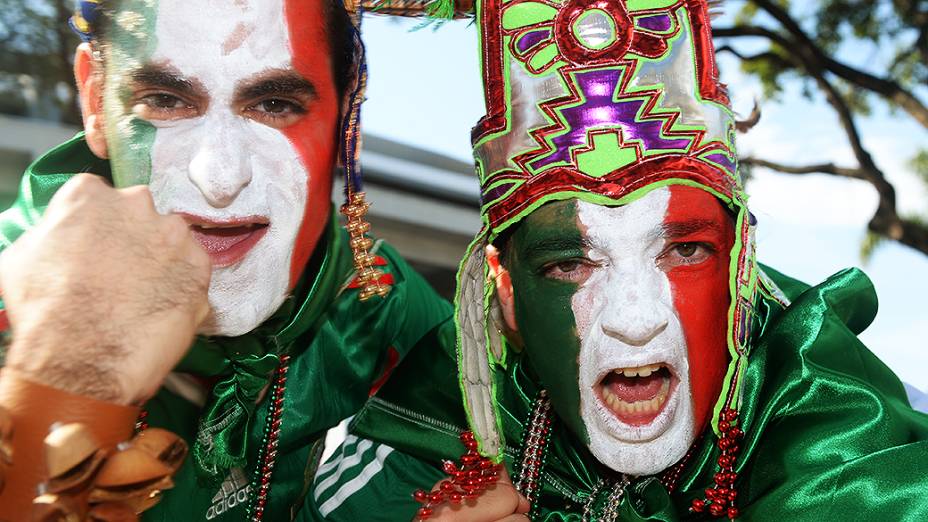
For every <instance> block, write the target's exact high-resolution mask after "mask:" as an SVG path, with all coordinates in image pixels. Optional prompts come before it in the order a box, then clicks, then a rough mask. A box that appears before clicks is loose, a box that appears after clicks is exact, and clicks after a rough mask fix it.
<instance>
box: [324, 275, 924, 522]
mask: <svg viewBox="0 0 928 522" xmlns="http://www.w3.org/2000/svg"><path fill="white" fill-rule="evenodd" d="M765 271H766V272H767V273H768V274H769V276H770V277H771V278H772V279H773V280H774V281H775V282H776V283H777V284H778V285H779V287H780V288H781V289H782V291H783V294H785V295H779V294H778V295H774V293H773V292H769V291H768V292H762V295H761V297H760V298H759V302H758V303H757V304H758V306H759V308H758V310H762V313H761V318H760V323H759V324H758V328H756V329H755V334H754V335H755V337H754V344H753V346H754V351H753V352H752V354H751V361H750V363H749V366H748V369H747V373H746V380H745V384H744V397H743V403H742V404H743V406H742V409H741V416H740V418H741V422H742V423H743V424H742V426H743V429H744V431H745V432H746V435H745V438H744V439H743V440H742V443H741V446H742V449H741V452H740V455H739V457H738V461H737V466H736V471H737V473H738V480H737V482H736V488H737V490H738V502H737V503H738V506H739V509H740V510H741V516H742V519H744V520H776V521H785V520H789V521H793V520H816V521H817V520H893V521H897V520H913V521H914V520H928V498H926V496H925V494H924V492H925V490H926V488H928V479H926V478H925V477H926V475H925V470H926V469H928V415H925V414H923V413H920V412H917V411H915V410H913V409H912V408H911V407H910V406H909V403H908V401H907V399H906V395H905V392H904V389H903V386H902V384H901V383H900V382H899V380H898V379H897V378H896V376H895V375H894V374H893V373H892V371H890V370H889V369H888V368H887V367H886V366H885V365H884V364H883V363H882V362H881V361H880V360H879V359H877V358H876V356H874V355H873V354H872V353H871V352H870V351H869V350H867V348H866V347H865V346H864V345H863V344H861V342H860V341H859V340H858V339H857V334H858V333H860V332H861V331H862V330H864V329H865V328H866V327H867V326H868V325H869V324H870V322H871V321H872V319H873V317H874V315H875V313H876V308H877V306H876V305H877V301H876V294H875V292H874V290H873V287H872V284H871V283H870V281H869V279H868V278H867V277H866V276H865V275H864V274H863V273H862V272H860V271H858V270H856V269H852V270H845V271H843V272H840V273H838V274H835V275H834V276H832V277H831V278H829V279H828V280H827V281H825V282H824V283H822V284H820V285H818V286H816V287H811V288H810V287H808V286H807V285H804V284H802V283H800V282H798V281H795V280H792V279H789V278H787V277H785V276H783V275H781V274H778V273H776V272H775V271H773V270H770V269H765ZM784 298H786V299H784ZM789 301H791V303H789V304H788V302H789ZM445 356H446V357H445V358H444V359H442V360H441V361H435V360H434V359H433V360H432V361H427V360H426V359H424V358H421V357H417V356H416V355H415V354H413V355H412V356H411V357H409V358H407V359H406V360H405V361H404V363H403V364H402V365H400V367H399V368H397V370H396V372H395V374H394V375H395V376H396V377H397V378H396V379H394V380H392V381H391V382H390V383H388V384H387V385H386V386H385V387H384V388H383V389H382V390H381V391H380V392H379V393H378V395H377V396H376V397H374V398H373V399H371V401H369V402H368V404H367V405H366V406H365V408H364V410H362V412H361V413H359V414H358V415H357V416H356V417H355V419H354V421H353V424H352V426H351V431H352V433H353V435H352V436H351V437H349V439H348V440H347V441H346V443H345V444H344V445H343V446H342V447H341V448H340V449H339V450H338V451H337V452H336V454H335V456H334V457H333V458H332V460H330V461H329V462H327V463H326V464H324V465H323V466H322V467H321V468H320V471H319V474H318V475H317V477H316V481H315V483H314V485H313V493H312V494H313V496H314V498H315V499H316V502H315V505H314V506H313V507H312V509H311V510H309V511H307V514H312V515H314V516H315V519H316V520H322V519H323V517H324V518H325V520H331V521H352V520H367V521H371V522H375V521H393V520H410V519H411V518H412V517H413V516H414V514H415V511H416V509H417V507H418V505H417V504H416V502H415V501H414V500H413V499H412V496H411V493H412V492H413V491H414V490H416V489H418V488H423V489H429V488H431V487H432V486H433V485H434V484H435V483H436V482H437V481H438V480H439V479H441V478H443V477H444V474H443V473H442V472H441V471H440V469H439V465H440V461H441V459H453V460H457V458H458V457H459V456H460V455H461V454H463V453H464V448H463V446H462V445H461V443H460V442H458V439H457V437H458V433H459V432H460V431H461V430H462V429H464V427H465V426H466V419H465V417H464V413H463V411H462V407H461V398H460V394H459V391H458V387H457V385H456V382H457V379H456V376H455V375H454V374H453V369H454V360H455V355H454V353H453V352H452V351H450V350H447V349H446V351H445ZM523 362H524V361H522V360H516V361H515V362H514V363H513V364H512V365H510V366H509V368H507V369H506V370H505V373H506V374H507V375H506V378H505V379H501V380H497V382H502V384H501V386H504V389H503V393H502V394H501V395H500V396H502V397H504V401H503V403H502V404H501V410H502V411H503V412H504V420H503V431H504V434H505V438H506V440H507V441H509V444H510V447H509V448H507V451H506V464H507V467H508V468H509V469H510V472H512V471H513V462H519V460H520V457H521V452H520V448H519V447H518V445H519V441H521V440H522V438H521V435H522V429H523V426H524V424H525V423H526V422H527V420H528V417H529V414H530V411H531V407H532V401H533V400H534V398H535V397H536V394H537V392H538V390H539V386H538V384H537V383H536V381H535V379H534V378H533V376H532V375H531V374H530V373H529V371H528V369H527V367H526V366H527V365H525V364H523ZM403 375H415V376H416V380H415V381H409V380H404V379H402V378H401V376H403ZM553 429H554V433H553V435H552V440H551V446H550V449H549V450H548V453H547V459H546V463H545V465H544V470H543V474H542V476H543V490H542V493H541V496H540V499H539V501H538V507H539V508H540V509H539V515H538V516H537V517H536V518H535V519H534V520H544V521H579V520H581V513H582V509H583V505H584V503H585V502H586V500H587V499H588V498H589V495H590V492H591V490H592V489H593V486H594V485H595V484H596V483H597V482H598V481H599V480H600V479H603V478H608V477H613V476H614V474H613V473H611V472H610V471H608V470H605V469H604V467H603V466H602V465H600V464H598V463H597V462H596V461H595V459H594V458H593V457H592V455H591V454H590V453H589V451H588V450H587V449H586V448H585V447H584V445H583V444H582V443H581V442H580V441H579V440H578V439H576V438H575V437H573V436H572V435H571V434H570V433H569V432H568V431H567V429H566V428H565V427H564V426H563V425H562V424H560V423H559V422H558V421H557V420H555V423H554V425H553ZM513 441H515V442H514V443H513ZM715 441H716V438H715V437H714V436H713V435H712V433H711V431H709V432H707V433H706V434H705V435H704V436H703V437H702V439H701V440H699V441H697V442H696V445H695V446H694V450H693V452H692V456H691V457H690V459H689V460H688V461H687V464H686V465H685V467H684V468H683V472H682V474H681V475H680V478H679V480H678V482H677V487H676V490H675V491H674V492H673V493H669V492H668V491H667V489H666V488H665V487H664V485H663V484H662V483H661V482H660V481H659V480H658V479H657V478H656V477H638V478H634V479H633V480H632V483H631V484H630V486H629V487H628V488H627V489H626V495H625V497H624V498H623V500H622V503H621V505H620V509H619V520H623V521H646V520H647V521H676V520H699V519H705V518H707V515H705V514H694V513H690V512H689V510H688V508H689V506H690V503H691V501H692V500H693V499H695V498H702V496H703V492H704V490H705V489H706V488H709V487H712V485H713V474H714V473H715V471H716V464H715V462H716V460H717V459H718V456H719V450H718V449H717V448H716V447H715ZM604 494H608V491H607V492H605V493H604ZM371 505H377V506H378V509H377V510H375V511H372V510H369V509H368V507H369V506H371Z"/></svg>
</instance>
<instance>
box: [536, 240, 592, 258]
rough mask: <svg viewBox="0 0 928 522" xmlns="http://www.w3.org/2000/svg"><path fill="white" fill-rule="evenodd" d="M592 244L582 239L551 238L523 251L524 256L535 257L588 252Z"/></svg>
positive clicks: (539, 241)
mask: <svg viewBox="0 0 928 522" xmlns="http://www.w3.org/2000/svg"><path fill="white" fill-rule="evenodd" d="M589 247H590V243H589V241H588V240H587V239H586V238H581V237H564V236H561V237H549V238H546V239H541V240H538V241H536V242H534V243H530V244H529V245H527V246H526V247H525V249H524V250H523V252H524V255H525V256H527V257H533V256H536V255H538V254H543V253H546V252H560V251H563V250H586V249H588V248H589Z"/></svg>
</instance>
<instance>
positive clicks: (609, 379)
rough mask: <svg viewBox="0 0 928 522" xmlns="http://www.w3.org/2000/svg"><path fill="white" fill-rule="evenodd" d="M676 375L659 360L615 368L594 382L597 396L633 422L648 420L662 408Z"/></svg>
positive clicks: (613, 411)
mask: <svg viewBox="0 0 928 522" xmlns="http://www.w3.org/2000/svg"><path fill="white" fill-rule="evenodd" d="M675 383H676V378H675V377H674V376H673V373H672V372H671V371H670V369H669V368H668V367H667V366H666V365H664V364H662V363H658V364H649V365H647V366H639V367H635V368H617V369H615V370H613V371H611V372H609V373H607V374H606V375H605V376H604V377H603V378H602V379H601V380H600V381H599V384H598V385H597V388H598V389H599V398H600V400H601V401H602V403H603V405H604V406H606V408H608V409H609V411H611V412H612V413H613V414H614V415H615V416H616V417H617V418H618V419H619V420H620V421H622V422H623V423H625V424H629V425H632V426H644V425H647V424H650V423H651V422H653V421H654V419H656V418H657V417H658V415H660V414H661V412H662V411H664V407H665V406H666V405H667V400H668V399H669V398H670V395H671V393H672V392H673V389H674V388H675Z"/></svg>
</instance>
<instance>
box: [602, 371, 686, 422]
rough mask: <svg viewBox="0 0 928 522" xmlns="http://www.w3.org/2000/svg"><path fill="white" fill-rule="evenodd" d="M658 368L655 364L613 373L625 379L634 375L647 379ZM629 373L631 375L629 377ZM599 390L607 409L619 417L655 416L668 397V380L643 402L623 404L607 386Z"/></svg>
mask: <svg viewBox="0 0 928 522" xmlns="http://www.w3.org/2000/svg"><path fill="white" fill-rule="evenodd" d="M660 368H661V365H659V364H655V365H650V366H644V367H642V368H627V369H622V370H615V373H617V374H619V373H621V374H622V375H625V376H626V377H634V376H635V375H640V376H642V377H647V376H648V375H651V373H653V372H655V371H657V370H658V369H660ZM629 373H631V374H632V375H629ZM600 389H601V390H602V398H603V402H605V403H606V406H608V407H609V409H611V410H612V411H613V412H615V413H618V414H619V415H632V414H656V413H658V412H659V411H660V410H661V407H663V405H664V403H665V402H666V401H667V397H668V396H669V395H670V379H666V378H665V379H663V382H662V383H661V387H660V389H659V390H658V391H657V395H656V396H654V398H652V399H649V400H645V401H635V402H625V401H623V400H622V399H620V398H619V396H618V395H616V394H614V393H612V390H610V389H609V387H608V386H602V387H601V388H600Z"/></svg>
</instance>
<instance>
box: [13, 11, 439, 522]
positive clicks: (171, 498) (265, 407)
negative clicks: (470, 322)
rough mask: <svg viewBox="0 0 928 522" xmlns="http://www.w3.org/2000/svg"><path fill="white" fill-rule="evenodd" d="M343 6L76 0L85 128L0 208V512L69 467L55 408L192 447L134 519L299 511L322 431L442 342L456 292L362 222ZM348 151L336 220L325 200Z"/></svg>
mask: <svg viewBox="0 0 928 522" xmlns="http://www.w3.org/2000/svg"><path fill="white" fill-rule="evenodd" d="M356 21H357V20H354V21H353V20H352V19H351V18H349V13H348V12H347V11H346V9H345V7H344V6H343V5H342V4H341V2H338V1H333V0H299V1H297V0H261V1H250V0H244V1H236V2H189V1H182V0H157V1H151V0H85V1H84V2H82V3H81V10H80V12H79V13H78V15H76V17H75V18H74V20H73V25H74V26H75V28H76V29H78V30H79V31H81V32H82V33H83V35H84V36H85V39H86V43H84V44H82V45H81V46H80V47H79V48H78V50H77V53H76V57H75V76H76V80H77V84H78V88H79V90H80V99H81V108H82V111H83V116H84V127H85V132H84V133H83V134H80V135H78V136H77V137H75V138H74V139H72V140H71V141H69V142H67V143H65V144H63V145H61V146H60V147H58V148H56V149H54V150H52V151H51V152H49V153H48V154H46V155H45V156H44V157H42V158H40V159H39V160H38V161H37V162H36V163H35V164H34V165H32V166H31V167H30V168H29V171H28V172H27V173H26V176H25V178H24V179H23V184H22V194H21V196H20V198H19V199H18V201H17V203H16V204H15V206H14V207H13V208H12V209H10V210H9V211H7V212H6V213H4V214H3V216H2V220H0V231H2V239H3V244H4V245H5V246H8V247H9V248H7V249H6V252H5V253H4V256H3V265H2V281H0V282H2V287H3V291H4V296H3V297H4V299H5V305H6V307H7V308H8V312H9V315H8V319H9V322H10V326H11V329H12V342H11V345H10V347H9V350H8V353H7V355H6V368H4V370H3V374H2V378H0V405H2V406H5V407H6V408H7V409H8V410H9V411H10V412H11V416H12V424H13V426H12V439H11V441H10V443H11V447H12V449H13V452H12V467H11V468H10V469H6V471H7V473H6V484H5V488H4V489H3V491H2V493H0V519H15V520H25V519H27V518H29V517H28V515H27V513H28V510H29V506H30V504H31V502H32V498H33V497H34V494H35V491H36V486H37V485H38V483H39V482H41V481H45V480H48V479H49V478H52V479H55V478H56V477H58V475H56V474H55V473H56V472H55V470H54V469H46V468H54V467H55V466H56V465H58V464H60V463H59V462H58V461H55V460H54V459H51V457H49V459H50V460H49V462H47V463H43V459H42V458H41V454H40V452H41V447H42V440H43V438H44V437H45V436H46V434H47V433H48V430H49V427H50V426H52V425H53V423H59V424H60V423H66V422H80V423H83V424H84V426H85V427H86V428H89V429H90V431H91V432H94V433H92V435H94V436H95V437H96V439H97V440H99V441H100V442H101V443H102V445H103V446H105V447H112V446H115V444H116V443H117V442H120V441H123V440H126V439H128V438H129V437H130V436H131V434H132V430H133V426H134V425H135V424H136V419H137V418H138V419H139V423H138V428H144V426H152V427H162V428H167V429H168V430H171V431H173V432H176V433H178V434H179V435H180V436H182V437H183V438H184V439H186V440H187V441H188V442H189V444H190V446H191V450H192V451H191V458H188V459H187V460H186V461H185V463H184V465H183V466H182V467H181V468H180V469H179V471H178V472H177V474H176V476H175V477H174V482H175V485H174V487H173V489H172V490H169V491H167V492H166V494H164V498H163V500H162V501H161V502H160V503H159V504H158V505H157V506H155V507H154V509H152V510H151V511H148V512H147V513H146V517H145V518H146V520H242V519H244V518H246V517H249V518H252V519H255V520H258V519H261V518H262V517H263V518H265V519H268V520H289V519H291V518H294V517H295V516H297V513H298V512H299V510H300V509H301V507H302V504H303V502H304V495H305V491H306V489H307V487H308V484H307V481H308V480H310V479H311V477H312V475H313V470H314V469H315V467H316V464H317V460H318V458H319V455H320V454H321V449H322V441H323V437H324V435H325V432H326V430H327V429H328V428H330V427H332V426H333V425H335V424H337V423H338V422H339V421H340V420H341V419H343V418H345V417H348V416H350V415H352V414H353V413H354V412H355V411H357V410H358V409H359V408H360V407H361V405H362V404H363V402H364V400H365V399H366V398H367V397H368V394H369V392H370V391H372V390H373V389H374V388H375V387H376V384H375V383H377V382H378V380H379V379H380V378H381V377H383V376H385V374H386V373H387V372H389V370H390V369H392V367H393V365H395V363H396V361H397V360H398V359H399V358H401V357H403V356H404V355H405V354H406V353H407V352H409V351H410V350H412V349H413V348H415V347H417V346H418V347H419V349H420V350H421V351H432V348H433V347H434V346H435V344H436V343H437V342H438V339H439V337H438V336H437V330H438V327H439V326H440V325H441V324H444V323H447V324H450V322H449V321H447V320H448V319H450V316H451V309H450V306H449V305H448V304H447V303H445V302H444V301H442V300H441V299H440V298H439V297H438V296H437V294H435V292H434V291H433V290H432V289H431V288H430V287H429V286H428V285H427V283H425V281H424V280H423V279H422V278H421V277H420V276H418V275H417V274H416V273H414V272H413V271H412V270H411V269H410V268H409V267H408V266H407V265H406V264H405V263H404V262H403V261H402V259H400V258H399V257H398V256H397V254H396V252H395V251H394V250H393V249H391V248H390V247H388V246H386V245H382V244H380V243H374V242H373V241H372V240H371V239H369V238H367V237H365V235H364V233H365V232H366V231H367V229H368V225H367V223H365V222H364V221H363V214H364V211H365V210H366V208H367V206H366V203H365V202H364V200H363V194H361V193H359V192H358V189H359V181H360V179H359V177H358V174H357V172H356V160H357V153H358V150H359V145H358V143H359V142H358V138H359V131H358V109H359V104H360V101H361V100H362V98H363V87H364V81H365V72H364V71H365V69H364V63H363V48H362V46H361V43H360V37H359V34H358V30H357V27H356V25H355V23H354V22H356ZM339 157H340V161H338V162H339V163H340V164H341V165H342V166H343V167H344V168H345V170H346V172H347V174H348V180H347V185H348V189H347V192H348V194H349V202H348V204H347V205H346V206H345V208H344V211H345V213H346V214H347V215H348V229H349V230H348V232H346V231H344V230H341V229H340V228H339V226H338V223H337V218H336V216H335V215H334V213H333V211H332V204H331V200H330V194H331V192H332V182H333V179H332V178H333V173H334V172H335V167H336V161H337V158H339ZM82 172H85V173H86V172H90V173H93V174H95V175H96V176H93V175H89V174H77V173H82ZM71 178H74V179H71ZM104 179H105V180H109V181H111V182H112V183H113V185H115V186H116V187H117V188H118V189H112V188H109V187H107V186H105V185H104V183H103V182H102V181H100V180H104ZM69 180H70V181H69ZM139 185H147V188H144V187H139ZM124 187H131V188H124ZM59 188H60V189H61V190H60V192H59ZM56 192H59V193H58V194H56ZM46 207H47V217H46V219H44V220H43V219H41V218H42V214H43V212H45V211H46ZM20 236H21V237H20ZM17 238H19V240H18V241H16V243H14V244H12V246H10V245H11V243H12V242H13V241H15V240H17ZM204 251H205V254H204ZM391 290H392V291H391ZM206 297H208V304H209V306H208V308H207V307H206V306H205V301H206V300H205V299H204V298H206ZM370 297H373V299H368V298H370ZM194 331H196V332H197V333H199V334H200V336H199V337H197V338H196V340H195V341H194V343H193V346H192V348H190V349H189V351H188V350H187V349H188V348H189V347H190V341H191V338H192V337H193V334H194ZM185 353H186V355H185ZM172 369H174V370H175V372H176V373H171V374H170V375H168V373H169V372H170V371H171V370H172ZM162 385H163V386H162ZM40 405H41V407H39V406H40ZM0 432H2V433H0V435H3V436H6V435H9V433H8V430H5V429H0ZM61 437H63V435H61V436H59V438H58V439H55V440H61ZM91 438H92V437H91ZM75 451H76V450H75ZM114 458H115V457H114ZM111 460H112V459H111ZM108 462H109V461H108ZM72 464H73V463H72ZM5 466H6V464H4V465H3V466H2V467H5ZM43 466H44V467H43ZM103 469H104V471H106V469H107V468H105V467H104V468H103ZM139 469H140V468H138V466H136V467H131V468H129V470H130V472H132V473H135V475H134V476H136V478H138V475H139V474H140V473H141V472H140V471H139ZM0 471H3V469H0ZM59 471H60V470H59ZM130 474H131V473H130ZM103 475H105V473H101V474H100V475H99V476H100V477H102V476H103ZM110 475H112V474H110ZM146 477H147V476H146ZM100 480H103V479H102V478H101V479H100ZM139 480H141V479H139ZM146 480H147V479H146ZM0 482H2V481H0ZM98 482H99V481H98ZM120 484H121V483H120ZM159 484H163V483H159ZM97 486H100V483H98V484H97ZM88 487H90V486H88ZM101 487H102V486H101ZM46 488H47V489H48V490H49V491H50V492H51V493H54V494H58V493H59V492H61V491H60V488H56V487H55V484H54V483H52V484H50V485H46ZM160 489H162V488H155V489H153V490H146V491H145V492H144V495H142V497H144V498H143V500H144V502H141V503H139V502H135V500H138V499H135V500H133V499H130V500H127V501H126V502H127V503H128V504H129V505H131V506H133V507H134V508H136V509H135V510H138V509H141V507H147V504H145V505H144V506H143V505H142V504H144V503H148V504H150V503H151V502H149V499H151V498H154V499H155V500H157V498H158V495H159V493H160ZM61 494H62V496H61V498H60V499H59V498H57V497H55V498H52V499H51V500H48V499H47V498H46V499H45V500H44V502H46V504H47V503H48V502H51V503H52V504H55V505H56V506H57V507H56V509H58V508H60V509H64V510H65V511H67V510H68V509H71V511H72V512H73V513H74V514H75V515H76V516H82V513H83V512H85V511H86V507H82V505H77V507H73V506H72V505H71V504H69V503H68V502H67V500H68V499H82V500H86V495H84V496H81V495H80V494H75V493H74V492H73V491H71V489H69V490H68V492H67V494H68V496H67V498H65V496H64V492H61ZM90 498H91V500H92V499H94V498H101V497H99V495H98V496H96V497H95V496H94V493H93V492H91V494H90ZM133 502H135V503H133ZM56 503H57V504H56ZM62 506H64V507H62ZM72 507H73V509H72Z"/></svg>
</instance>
